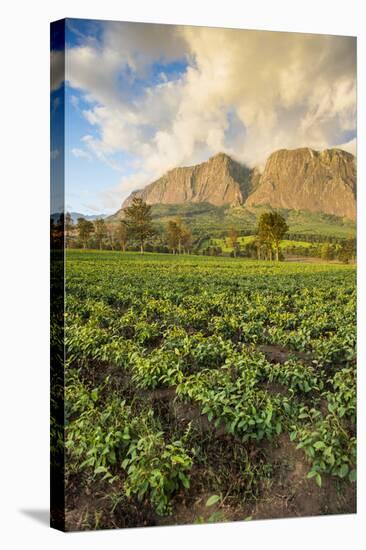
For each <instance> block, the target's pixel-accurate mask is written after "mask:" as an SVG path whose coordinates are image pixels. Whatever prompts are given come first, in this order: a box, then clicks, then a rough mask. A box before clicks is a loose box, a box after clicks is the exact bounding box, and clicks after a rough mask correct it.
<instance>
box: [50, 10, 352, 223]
mask: <svg viewBox="0 0 366 550" xmlns="http://www.w3.org/2000/svg"><path fill="white" fill-rule="evenodd" d="M65 45H66V55H65V57H66V82H64V83H63V75H62V71H61V68H62V67H61V65H62V63H61V59H62V52H61V51H60V50H62V47H63V37H62V36H60V34H58V35H54V37H53V40H52V43H51V49H52V51H53V53H52V63H53V66H54V67H55V74H56V77H55V81H54V85H53V90H52V92H51V117H52V121H53V123H55V124H54V126H53V128H56V125H57V123H60V120H61V118H62V113H63V110H62V102H61V101H60V97H62V95H63V94H62V93H61V91H62V86H63V85H64V90H65V187H66V189H65V190H66V209H67V210H72V211H78V212H82V213H85V214H96V213H112V212H114V211H116V210H117V209H118V208H119V207H120V205H121V203H122V201H123V200H124V198H125V197H126V196H128V194H129V193H130V192H131V191H132V190H134V189H136V188H141V187H143V186H145V185H146V184H148V183H150V182H151V181H153V180H154V179H156V178H157V177H160V175H162V174H163V173H164V172H165V171H166V170H169V169H170V168H173V167H175V166H181V165H189V164H194V163H196V162H201V161H203V160H205V159H207V158H208V157H209V156H211V155H213V154H216V153H217V152H219V151H222V150H224V151H225V152H227V153H228V154H231V155H232V156H234V157H235V158H237V160H239V161H242V162H244V163H246V164H248V165H249V166H259V167H262V166H263V164H264V162H265V160H266V158H267V157H268V155H269V154H270V153H271V152H273V151H274V150H275V149H278V148H283V147H287V148H294V147H299V146H310V147H313V148H315V149H322V148H326V147H332V146H342V147H344V148H346V149H348V150H351V151H352V152H353V151H354V149H355V144H356V140H355V138H356V43H355V39H353V38H348V37H334V36H333V37H330V36H325V35H318V36H316V35H300V34H289V33H270V32H264V31H245V30H243V31H238V30H230V29H210V28H200V27H176V26H169V25H148V24H141V23H119V22H101V21H90V20H76V19H68V20H66V27H65ZM61 141H62V140H60V136H57V135H56V133H55V135H53V136H52V139H51V145H52V152H51V162H53V163H54V166H58V167H60V166H61V164H60V163H61V162H62V143H61ZM55 173H58V174H59V177H61V175H62V169H58V170H55Z"/></svg>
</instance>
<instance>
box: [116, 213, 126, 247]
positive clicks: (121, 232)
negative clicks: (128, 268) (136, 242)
mask: <svg viewBox="0 0 366 550" xmlns="http://www.w3.org/2000/svg"><path fill="white" fill-rule="evenodd" d="M116 239H117V241H118V242H119V244H120V247H121V250H123V252H126V246H127V243H128V226H127V223H126V222H125V220H120V221H119V223H118V227H117V229H116Z"/></svg>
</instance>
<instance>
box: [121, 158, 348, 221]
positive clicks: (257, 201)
mask: <svg viewBox="0 0 366 550" xmlns="http://www.w3.org/2000/svg"><path fill="white" fill-rule="evenodd" d="M134 197H141V198H142V199H144V201H146V202H147V203H148V204H179V203H186V202H209V203H211V204H214V205H216V206H222V205H225V204H227V205H237V204H243V205H245V206H254V205H266V204H268V205H269V206H271V207H272V208H287V209H290V210H310V211H313V212H325V213H329V214H335V215H337V216H342V217H347V218H350V219H355V217H356V163H355V157H354V156H353V155H351V154H350V153H347V152H345V151H342V150H340V149H326V150H325V151H321V152H318V151H314V150H312V149H309V148H301V149H294V150H287V149H281V150H279V151H276V152H274V153H273V154H272V155H271V156H270V157H269V158H268V160H267V163H266V165H265V168H264V171H263V173H262V174H261V173H260V172H259V171H258V169H256V168H254V169H253V170H250V169H249V168H248V167H246V166H244V165H242V164H240V163H238V162H236V161H234V160H233V159H231V158H230V157H229V156H228V155H226V154H224V153H219V154H218V155H215V156H214V157H212V158H210V159H209V160H208V161H207V162H204V163H202V164H198V165H196V166H188V167H183V168H174V169H173V170H170V171H169V172H167V173H166V174H164V175H163V176H162V177H161V178H159V179H158V180H156V181H154V182H153V183H151V184H150V185H148V186H147V187H145V188H144V189H142V190H140V191H135V192H133V193H132V194H131V195H130V196H129V197H128V198H127V199H126V200H125V202H124V203H123V205H122V208H124V207H126V206H128V205H130V204H131V202H132V199H133V198H134Z"/></svg>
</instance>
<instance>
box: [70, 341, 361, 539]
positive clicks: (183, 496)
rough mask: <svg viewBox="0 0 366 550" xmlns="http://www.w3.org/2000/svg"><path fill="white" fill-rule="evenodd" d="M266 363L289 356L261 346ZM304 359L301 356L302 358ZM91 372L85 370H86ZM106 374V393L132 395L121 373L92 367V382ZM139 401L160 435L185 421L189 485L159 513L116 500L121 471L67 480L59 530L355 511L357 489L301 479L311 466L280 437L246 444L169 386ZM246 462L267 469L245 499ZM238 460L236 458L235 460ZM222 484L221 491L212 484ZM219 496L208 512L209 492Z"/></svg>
mask: <svg viewBox="0 0 366 550" xmlns="http://www.w3.org/2000/svg"><path fill="white" fill-rule="evenodd" d="M261 347H262V351H263V353H265V354H267V356H268V357H269V356H271V359H272V361H276V362H283V361H284V360H287V356H288V352H287V351H286V350H284V349H283V348H278V347H276V346H261ZM307 358H308V356H307ZM89 374H90V371H89ZM107 375H108V376H110V382H111V383H112V385H113V388H114V389H116V390H117V391H121V393H123V392H125V391H126V389H128V391H131V390H132V389H133V388H132V387H131V381H130V380H128V377H126V373H124V374H122V373H121V371H120V369H117V368H116V367H111V366H109V367H108V366H105V368H104V369H101V368H100V366H99V368H96V369H92V373H91V376H92V378H93V379H94V382H97V381H98V382H101V381H102V379H103V376H104V377H106V376H107ZM272 386H273V384H272V385H271V387H268V388H267V389H268V391H271V392H275V393H280V394H283V395H285V393H286V388H285V387H283V386H281V385H277V386H276V387H272ZM134 395H135V397H136V398H137V399H139V400H141V401H142V402H149V403H150V405H151V406H152V407H153V409H154V411H155V414H156V415H157V416H158V417H159V418H160V420H161V422H162V426H163V429H164V431H165V432H166V433H176V431H177V429H178V430H180V431H183V430H184V429H185V427H187V426H188V424H189V423H191V426H192V428H193V430H194V431H195V434H196V437H197V441H199V443H200V445H202V448H203V450H204V453H206V456H207V461H206V463H202V462H201V463H200V462H198V463H197V462H196V461H194V465H193V467H192V470H191V474H190V488H189V489H188V490H182V491H180V492H178V493H177V494H175V495H173V497H172V499H171V504H172V510H173V512H172V514H171V515H168V516H164V517H162V516H158V515H157V514H156V513H155V512H154V510H153V509H152V507H151V505H150V504H149V502H148V500H147V499H146V500H143V501H142V502H139V501H138V500H137V499H135V498H129V499H127V498H126V497H122V496H121V495H122V494H123V474H122V477H120V479H118V480H117V481H116V482H115V483H114V484H110V483H108V482H106V481H104V482H103V481H94V482H93V484H92V485H90V484H88V483H87V481H86V476H85V474H78V475H77V476H70V478H69V479H68V480H67V486H66V530H68V531H75V530H89V529H109V528H124V527H143V526H158V525H161V526H162V525H182V524H193V523H204V522H207V521H243V520H248V519H252V520H257V519H274V518H295V517H307V516H318V515H326V514H351V513H355V512H356V508H357V506H356V484H355V483H353V484H350V483H347V482H345V481H343V480H341V479H339V478H335V477H330V476H322V486H321V487H319V486H318V485H317V484H316V483H315V481H314V479H307V477H306V476H307V473H308V471H309V469H310V466H309V464H308V462H307V459H306V457H305V455H304V453H303V452H302V451H301V450H297V449H296V445H295V444H294V443H293V442H291V441H290V439H289V436H288V435H287V434H285V433H283V434H281V435H279V436H278V437H277V438H275V439H274V440H273V441H271V442H268V441H264V442H260V443H256V444H253V443H252V444H248V443H245V444H244V443H243V442H241V440H240V438H238V437H236V436H233V435H232V434H228V433H227V431H226V429H225V427H224V426H219V427H215V426H214V423H213V422H210V421H209V420H208V418H207V415H203V414H201V412H200V410H199V407H198V406H197V405H194V404H191V403H185V402H183V401H182V400H181V399H179V397H177V395H176V388H175V387H169V388H158V389H155V390H139V391H136V390H134ZM241 452H244V453H246V456H249V457H250V461H251V463H253V467H255V466H256V465H257V464H263V463H264V464H268V465H271V466H270V468H271V474H270V476H269V477H267V478H265V477H264V478H263V479H261V480H260V482H259V484H258V487H257V491H256V494H250V495H248V494H247V493H248V492H247V491H246V485H245V484H246V482H244V480H243V476H242V472H241V462H240V453H241ZM238 457H239V458H238ZM218 478H220V479H223V480H224V482H222V483H221V490H218V489H217V488H215V487H214V486H213V481H212V480H215V479H218ZM218 493H219V494H220V496H221V499H220V501H219V502H218V503H216V504H215V505H214V506H211V507H207V506H206V502H207V499H208V498H209V497H210V496H211V495H212V494H218Z"/></svg>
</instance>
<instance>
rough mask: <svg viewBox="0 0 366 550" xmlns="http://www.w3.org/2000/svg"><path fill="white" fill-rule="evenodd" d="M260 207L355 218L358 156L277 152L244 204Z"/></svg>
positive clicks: (336, 152) (304, 150) (339, 152)
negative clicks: (356, 160)
mask: <svg viewBox="0 0 366 550" xmlns="http://www.w3.org/2000/svg"><path fill="white" fill-rule="evenodd" d="M261 204H263V205H265V204H268V205H270V206H271V207H272V208H287V209H291V210H310V211H311V212H325V213H327V214H335V215H336V216H342V217H345V218H349V219H355V218H356V163H355V157H354V156H353V155H351V153H347V152H346V151H342V150H341V149H326V150H325V151H321V152H318V151H314V150H312V149H309V148H302V149H294V150H291V151H289V150H286V149H281V150H280V151H276V152H275V153H272V155H271V156H270V157H269V158H268V160H267V163H266V165H265V168H264V172H263V174H262V175H261V177H260V180H259V183H258V186H257V188H256V189H255V190H254V191H253V193H251V195H250V196H249V197H248V199H247V200H246V202H245V205H246V206H253V205H261Z"/></svg>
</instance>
